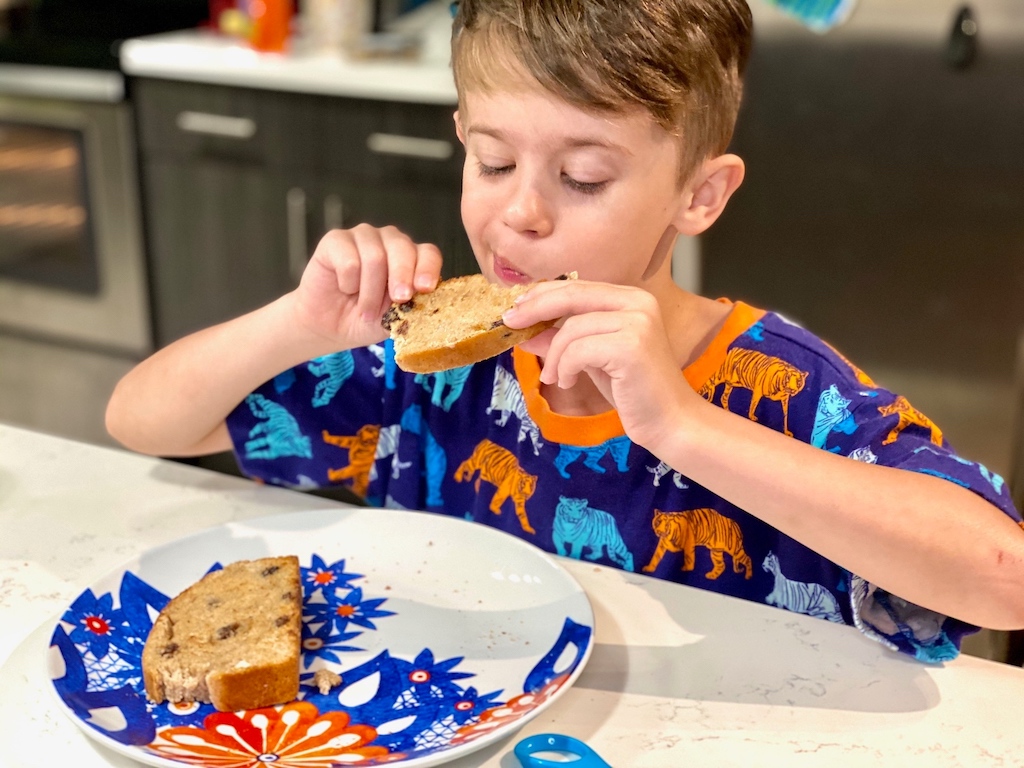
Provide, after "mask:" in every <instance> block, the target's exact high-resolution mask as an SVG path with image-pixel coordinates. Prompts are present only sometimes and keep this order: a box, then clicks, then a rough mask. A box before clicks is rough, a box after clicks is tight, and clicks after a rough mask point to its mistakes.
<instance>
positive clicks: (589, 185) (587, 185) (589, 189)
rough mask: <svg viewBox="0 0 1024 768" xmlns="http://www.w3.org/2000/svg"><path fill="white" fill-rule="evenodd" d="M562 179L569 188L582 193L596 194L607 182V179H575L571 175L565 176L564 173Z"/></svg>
mask: <svg viewBox="0 0 1024 768" xmlns="http://www.w3.org/2000/svg"><path fill="white" fill-rule="evenodd" d="M562 179H563V180H564V181H565V183H566V185H567V186H568V187H569V188H570V189H573V190H575V191H577V192H580V193H581V194H584V195H596V194H597V193H598V192H600V191H601V190H602V189H604V188H605V186H606V185H607V184H608V182H607V181H576V179H574V178H573V177H572V176H567V175H566V174H564V173H563V174H562Z"/></svg>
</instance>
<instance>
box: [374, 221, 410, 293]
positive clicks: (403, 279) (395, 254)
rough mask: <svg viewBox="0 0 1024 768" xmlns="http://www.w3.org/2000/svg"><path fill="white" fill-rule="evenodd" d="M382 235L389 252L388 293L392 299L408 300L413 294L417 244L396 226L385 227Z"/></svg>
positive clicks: (385, 248) (386, 249) (385, 247)
mask: <svg viewBox="0 0 1024 768" xmlns="http://www.w3.org/2000/svg"><path fill="white" fill-rule="evenodd" d="M380 236H381V241H382V242H383V243H384V250H385V252H386V254H387V267H388V294H389V295H390V296H391V300H392V301H408V300H409V299H411V298H412V294H413V287H412V281H413V275H414V274H415V271H416V254H417V248H416V244H415V243H413V241H412V240H411V239H409V236H408V235H405V234H403V233H402V232H400V231H399V230H398V229H396V228H395V227H385V228H384V229H382V230H380Z"/></svg>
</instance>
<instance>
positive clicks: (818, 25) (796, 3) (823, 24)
mask: <svg viewBox="0 0 1024 768" xmlns="http://www.w3.org/2000/svg"><path fill="white" fill-rule="evenodd" d="M768 2H769V3H771V4H772V5H777V6H779V8H781V9H782V10H783V11H785V12H786V13H789V14H790V15H792V16H795V17H796V18H798V19H800V21H802V22H803V23H804V24H806V25H807V26H808V27H810V28H811V29H813V30H814V31H815V32H827V31H828V30H830V29H832V27H835V26H838V25H839V24H842V23H843V22H844V21H846V19H847V17H849V15H850V14H851V13H852V12H853V7H854V5H855V4H856V0H768Z"/></svg>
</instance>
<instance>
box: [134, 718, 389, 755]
mask: <svg viewBox="0 0 1024 768" xmlns="http://www.w3.org/2000/svg"><path fill="white" fill-rule="evenodd" d="M375 738H377V731H376V730H375V729H374V728H373V727H372V726H369V725H358V724H350V723H349V717H348V715H346V714H345V713H344V712H327V713H324V714H320V711H319V710H318V709H317V708H316V707H315V706H314V705H313V704H309V703H307V702H304V701H296V702H292V703H291V704H286V705H284V706H283V707H281V708H280V709H277V708H276V707H267V708H265V709H253V710H249V711H246V712H214V713H213V714H212V715H210V716H209V717H207V718H206V719H205V720H204V721H203V727H202V728H194V727H171V728H164V729H163V730H161V731H160V732H159V733H158V734H157V738H156V739H155V740H154V741H153V742H152V743H151V744H150V745H149V749H150V750H152V751H153V752H155V753H156V754H158V755H160V756H161V757H166V758H170V759H172V760H178V761H180V762H183V763H191V764H193V765H202V766H209V767H210V768H263V766H267V765H273V766H275V768H331V766H333V765H336V764H337V763H339V762H340V763H345V764H347V765H374V764H379V761H389V759H391V758H394V757H397V756H396V755H392V754H389V753H388V750H387V748H386V747H371V746H367V745H368V744H369V743H370V742H372V741H373V740H374V739H375Z"/></svg>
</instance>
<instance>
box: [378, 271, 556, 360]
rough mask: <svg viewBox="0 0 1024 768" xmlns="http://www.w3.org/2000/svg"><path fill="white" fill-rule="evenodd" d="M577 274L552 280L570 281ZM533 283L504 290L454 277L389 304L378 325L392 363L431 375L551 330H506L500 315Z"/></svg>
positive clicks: (548, 324) (477, 280)
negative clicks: (391, 350) (386, 336)
mask: <svg viewBox="0 0 1024 768" xmlns="http://www.w3.org/2000/svg"><path fill="white" fill-rule="evenodd" d="M575 277H576V273H575V272H572V273H570V274H568V275H562V276H561V277H558V278H556V279H557V280H571V279H575ZM532 285H533V284H525V285H513V286H511V287H507V288H506V287H505V286H502V285H496V284H494V283H489V282H487V278H485V277H484V276H483V275H479V274H477V275H466V276H464V277H453V278H451V279H450V280H444V281H442V282H440V283H438V286H437V287H436V288H435V289H434V290H433V291H431V292H430V293H419V294H416V295H415V296H413V297H412V298H411V299H409V301H406V302H402V303H397V302H396V303H395V304H392V305H391V307H390V308H389V309H388V311H387V312H386V313H385V314H384V318H383V319H382V320H381V325H383V326H384V328H385V329H387V331H388V332H389V333H390V334H391V338H392V339H393V340H394V342H395V363H397V365H398V367H399V368H401V369H402V370H403V371H408V372H409V373H436V372H437V371H445V370H448V369H449V368H458V367H459V366H463V365H469V364H471V363H478V362H480V361H481V360H486V359H487V358H490V357H494V356H495V355H498V354H501V353H502V352H504V351H505V350H506V349H511V348H512V347H514V346H515V345H516V344H520V343H522V342H524V341H527V340H528V339H532V338H533V337H534V336H536V335H537V334H538V333H540V332H541V331H543V330H544V329H546V328H550V327H551V326H552V325H554V323H555V321H554V320H549V321H544V322H541V323H536V324H535V325H531V326H529V327H528V328H509V327H508V326H507V325H505V323H504V322H502V319H501V315H502V313H503V312H504V311H505V310H506V309H508V308H509V307H511V306H512V302H513V301H514V300H515V298H516V296H519V295H520V294H523V293H526V291H528V290H529V289H530V288H531V287H532Z"/></svg>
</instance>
